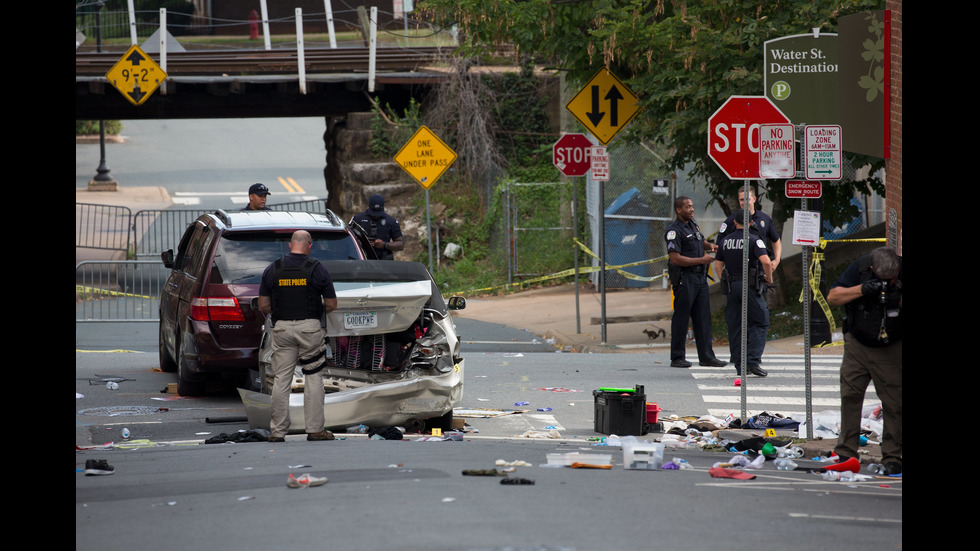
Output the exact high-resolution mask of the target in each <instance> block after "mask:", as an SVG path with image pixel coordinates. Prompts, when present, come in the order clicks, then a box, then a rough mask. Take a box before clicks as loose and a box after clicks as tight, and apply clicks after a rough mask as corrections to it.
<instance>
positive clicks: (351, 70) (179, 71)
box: [75, 47, 451, 214]
mask: <svg viewBox="0 0 980 551" xmlns="http://www.w3.org/2000/svg"><path fill="white" fill-rule="evenodd" d="M450 52H451V48H439V47H427V48H410V49H409V48H378V49H377V50H376V54H375V59H374V66H375V71H376V72H375V73H374V74H373V78H372V75H370V74H369V73H368V67H369V63H370V59H369V55H370V49H369V48H366V47H363V48H362V47H355V48H338V49H330V48H307V49H305V50H304V51H303V56H302V57H303V59H304V67H305V71H304V72H300V71H299V68H298V59H299V57H300V56H299V55H298V53H297V50H296V49H292V50H287V49H282V50H230V51H226V52H213V51H209V52H199V51H185V52H174V53H169V54H168V55H167V63H166V72H167V75H168V78H167V80H166V82H165V88H164V87H161V88H160V89H158V90H156V91H155V92H154V93H153V94H152V95H151V96H150V97H149V98H148V99H146V100H145V101H144V102H143V103H141V104H140V105H134V104H133V103H132V102H130V101H129V100H128V99H127V98H126V97H124V96H123V94H122V93H121V92H120V91H118V90H116V89H115V88H114V87H113V86H112V84H111V83H110V82H109V81H108V80H107V79H106V74H107V73H108V72H109V71H110V69H112V67H113V65H114V64H115V63H116V62H117V61H119V59H120V58H121V57H122V55H123V52H119V51H116V52H111V53H107V52H103V53H84V52H76V54H75V119H76V120H138V119H207V118H252V117H323V119H324V134H323V139H324V147H325V149H326V158H325V159H324V167H325V168H324V187H325V190H326V192H327V193H326V194H327V197H328V201H327V207H328V208H330V209H331V210H333V211H335V212H337V213H340V214H344V213H352V212H356V211H359V210H363V208H364V206H365V204H366V203H367V197H369V196H370V195H371V193H374V192H384V193H385V194H386V195H388V196H389V197H390V196H391V195H392V194H395V193H399V189H401V190H414V188H415V187H417V186H415V185H414V183H412V182H411V179H410V178H408V177H407V176H406V175H405V174H404V173H403V171H401V170H400V169H399V168H398V167H397V165H396V164H394V163H372V159H370V158H369V157H368V153H367V152H368V151H370V147H369V146H370V140H371V128H370V117H369V116H367V115H365V113H366V112H369V111H371V110H372V108H373V107H374V105H375V103H376V104H377V105H379V106H385V107H387V106H391V108H392V109H394V110H395V112H398V113H400V112H402V110H403V109H405V108H406V107H408V105H409V102H410V100H412V99H414V100H415V101H417V102H422V101H424V99H425V96H426V94H427V93H428V92H429V91H430V90H431V89H432V87H433V86H434V85H436V84H437V83H439V82H440V81H442V80H443V79H444V73H440V72H439V71H436V70H426V69H425V67H431V66H433V65H434V64H435V62H437V61H438V60H439V59H440V58H441V57H442V56H446V55H449V53H450ZM147 53H148V54H149V52H147ZM150 55H151V57H153V58H154V61H156V60H157V56H155V55H152V54H150ZM301 74H302V76H301ZM301 78H302V79H303V82H302V83H301V82H300V79H301ZM369 80H373V92H369V87H370V86H369ZM354 114H358V116H356V117H355V116H354ZM96 161H97V160H93V162H96Z"/></svg>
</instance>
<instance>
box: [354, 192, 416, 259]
mask: <svg viewBox="0 0 980 551" xmlns="http://www.w3.org/2000/svg"><path fill="white" fill-rule="evenodd" d="M352 220H353V221H354V222H356V223H357V224H359V225H360V226H361V228H362V229H364V232H365V233H366V234H367V236H368V239H369V240H370V241H371V246H372V247H374V252H375V254H377V255H378V259H380V260H394V259H395V255H394V251H400V250H402V249H404V248H405V243H404V242H403V241H402V229H401V227H400V226H399V225H398V220H395V219H394V218H392V217H391V216H389V215H387V214H385V198H384V197H382V196H380V195H372V196H371V199H369V200H368V209H367V210H366V211H364V212H362V213H360V214H355V215H354V217H353V219H352Z"/></svg>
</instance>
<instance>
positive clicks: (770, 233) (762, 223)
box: [715, 188, 783, 270]
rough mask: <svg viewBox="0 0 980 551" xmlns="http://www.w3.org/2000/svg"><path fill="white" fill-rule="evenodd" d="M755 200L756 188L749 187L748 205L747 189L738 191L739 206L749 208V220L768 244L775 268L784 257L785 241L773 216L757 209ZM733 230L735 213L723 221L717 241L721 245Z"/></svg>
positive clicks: (773, 267)
mask: <svg viewBox="0 0 980 551" xmlns="http://www.w3.org/2000/svg"><path fill="white" fill-rule="evenodd" d="M755 201H756V198H755V190H753V189H751V188H749V204H748V205H746V204H745V189H744V188H743V189H740V190H739V191H738V206H739V208H741V209H749V220H750V221H751V222H752V226H754V227H755V230H756V231H757V232H758V233H759V234H760V235H761V236H762V240H763V241H764V242H765V244H766V251H767V254H768V255H769V260H771V261H772V269H773V270H775V269H776V266H779V262H780V261H781V259H782V257H783V242H782V241H781V240H780V239H779V232H777V231H776V224H774V223H773V221H772V218H771V217H770V216H769V215H768V214H766V213H764V212H762V211H761V210H757V209H756V208H755ZM738 220H742V218H738ZM733 231H735V214H734V213H733V214H732V215H731V216H729V217H728V218H726V219H725V221H724V222H722V223H721V227H720V228H718V238H717V239H715V241H716V242H718V244H719V245H721V241H722V239H724V238H725V236H726V235H728V234H730V233H731V232H733Z"/></svg>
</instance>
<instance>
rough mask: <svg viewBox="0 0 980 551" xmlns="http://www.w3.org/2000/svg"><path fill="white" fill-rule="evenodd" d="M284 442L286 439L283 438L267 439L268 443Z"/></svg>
mask: <svg viewBox="0 0 980 551" xmlns="http://www.w3.org/2000/svg"><path fill="white" fill-rule="evenodd" d="M285 441H286V437H285V436H270V437H269V442H285Z"/></svg>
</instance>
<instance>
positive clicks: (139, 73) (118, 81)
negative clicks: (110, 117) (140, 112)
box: [105, 44, 167, 105]
mask: <svg viewBox="0 0 980 551" xmlns="http://www.w3.org/2000/svg"><path fill="white" fill-rule="evenodd" d="M105 78H106V80H108V81H109V83H110V84H112V85H113V86H114V87H115V88H116V90H119V91H120V92H121V93H122V95H123V96H124V97H125V98H126V99H128V100H129V101H130V102H131V103H132V104H133V105H140V104H142V103H143V102H145V101H146V100H148V99H149V98H150V96H151V95H152V94H153V92H155V91H156V89H157V88H159V87H160V85H161V84H163V81H164V80H167V73H166V71H164V70H163V69H161V68H160V66H159V65H157V63H156V62H155V61H153V59H151V58H150V56H148V55H146V53H144V52H143V50H141V49H140V47H139V46H137V45H136V44H133V45H132V46H130V48H129V50H126V53H125V54H123V56H122V57H121V58H119V61H117V62H116V64H115V65H113V66H112V68H111V69H109V72H108V73H106V74H105Z"/></svg>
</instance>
